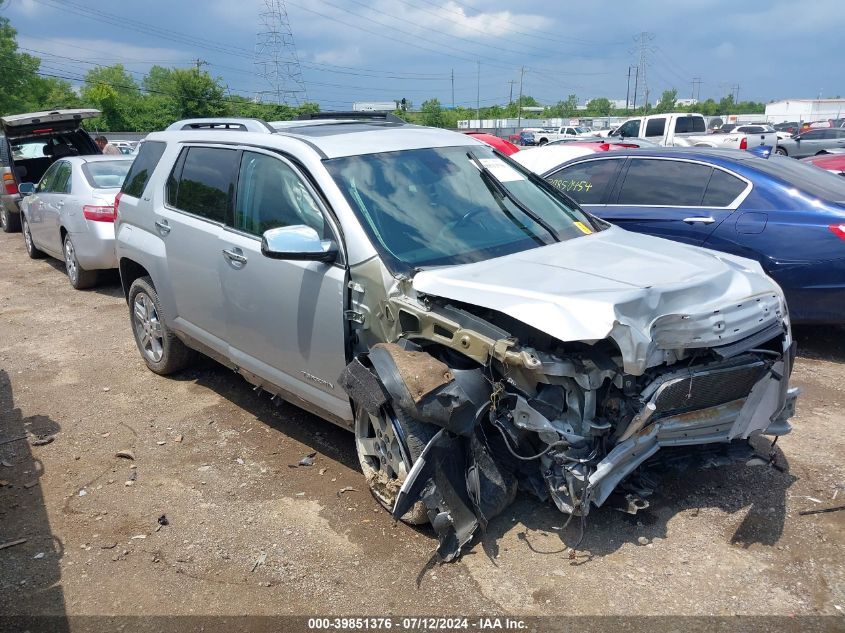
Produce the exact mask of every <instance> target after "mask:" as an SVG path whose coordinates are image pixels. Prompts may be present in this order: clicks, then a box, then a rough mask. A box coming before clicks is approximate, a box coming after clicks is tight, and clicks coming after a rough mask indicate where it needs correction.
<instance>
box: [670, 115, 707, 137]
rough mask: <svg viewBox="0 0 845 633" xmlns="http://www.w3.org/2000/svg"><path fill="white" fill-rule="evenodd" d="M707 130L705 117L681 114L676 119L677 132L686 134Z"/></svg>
mask: <svg viewBox="0 0 845 633" xmlns="http://www.w3.org/2000/svg"><path fill="white" fill-rule="evenodd" d="M706 131H707V125H705V123H704V117H700V116H681V117H678V118H677V119H675V134H686V133H688V132H695V133H701V134H704V132H706Z"/></svg>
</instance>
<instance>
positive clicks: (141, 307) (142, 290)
mask: <svg viewBox="0 0 845 633" xmlns="http://www.w3.org/2000/svg"><path fill="white" fill-rule="evenodd" d="M161 314H162V309H161V302H160V301H159V298H158V294H157V293H156V290H155V286H153V280H152V279H150V278H149V277H141V278H139V279H136V280H135V281H133V282H132V286H130V288H129V322H130V324H131V326H132V334H133V335H134V336H135V344H136V345H137V346H138V351H140V352H141V358H143V359H144V363H146V365H147V367H148V368H149V370H150V371H151V372H153V373H154V374H159V375H160V376H166V375H167V374H172V373H174V372H177V371H179V370H180V369H184V368H185V367H187V366H188V365H189V364H190V363H191V361H192V360H193V358H194V351H193V350H192V349H190V348H189V347H188V346H187V345H185V344H184V343H183V342H182V341H180V340H179V338H178V337H177V336H176V335H175V334H174V333H173V332H171V331H170V329H169V328H168V327H167V325H165V323H164V321H163V320H162V319H161V317H160V315H161Z"/></svg>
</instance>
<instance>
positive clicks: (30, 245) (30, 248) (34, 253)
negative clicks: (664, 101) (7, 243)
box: [21, 216, 44, 259]
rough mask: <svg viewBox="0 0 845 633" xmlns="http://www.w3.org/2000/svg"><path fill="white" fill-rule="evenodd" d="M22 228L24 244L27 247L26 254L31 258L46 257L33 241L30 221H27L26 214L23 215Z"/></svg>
mask: <svg viewBox="0 0 845 633" xmlns="http://www.w3.org/2000/svg"><path fill="white" fill-rule="evenodd" d="M21 225H22V226H21V230H22V231H23V244H24V246H25V247H26V254H27V255H29V258H30V259H44V253H42V252H41V251H39V250H38V248H36V246H35V243H34V242H33V241H32V233H31V232H30V230H29V222H27V221H26V216H22V217H21Z"/></svg>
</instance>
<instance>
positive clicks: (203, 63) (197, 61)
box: [194, 57, 208, 73]
mask: <svg viewBox="0 0 845 633" xmlns="http://www.w3.org/2000/svg"><path fill="white" fill-rule="evenodd" d="M194 66H196V67H197V73H199V71H200V66H208V62H207V61H205V60H204V59H200V58H199V57H197V58H196V59H195V60H194Z"/></svg>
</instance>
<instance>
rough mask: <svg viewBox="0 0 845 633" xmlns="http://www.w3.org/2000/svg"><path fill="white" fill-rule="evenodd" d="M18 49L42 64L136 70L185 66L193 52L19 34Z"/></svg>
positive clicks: (113, 42)
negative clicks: (121, 66)
mask: <svg viewBox="0 0 845 633" xmlns="http://www.w3.org/2000/svg"><path fill="white" fill-rule="evenodd" d="M18 46H20V47H21V48H24V49H29V50H27V51H26V52H31V51H39V52H33V53H32V54H33V55H36V56H38V57H41V58H42V59H43V60H44V61H45V62H50V63H55V62H60V61H64V62H67V63H68V64H75V65H76V66H79V67H84V68H91V67H93V64H83V65H80V64H79V63H78V62H76V61H75V60H83V61H90V62H95V63H97V64H101V65H103V66H108V65H111V64H124V65H125V66H131V67H132V69H135V68H136V67H137V66H152V65H153V64H159V65H174V64H185V63H187V62H188V61H189V60H190V59H191V57H192V56H193V53H192V52H191V51H181V50H177V49H175V48H159V47H153V46H141V45H136V44H128V43H126V42H120V41H115V40H106V39H91V38H72V37H65V38H56V39H46V38H42V37H30V36H27V35H18ZM71 58H72V59H71Z"/></svg>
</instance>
